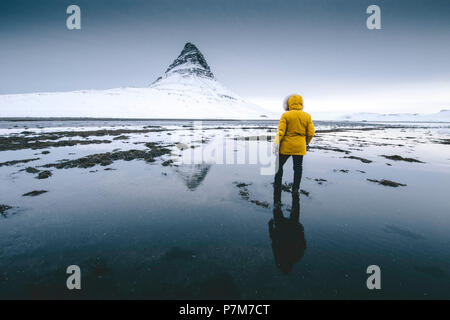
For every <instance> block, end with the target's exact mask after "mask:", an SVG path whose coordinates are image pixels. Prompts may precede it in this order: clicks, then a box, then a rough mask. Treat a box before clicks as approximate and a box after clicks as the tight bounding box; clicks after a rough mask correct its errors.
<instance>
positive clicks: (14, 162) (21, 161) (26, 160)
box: [0, 158, 40, 167]
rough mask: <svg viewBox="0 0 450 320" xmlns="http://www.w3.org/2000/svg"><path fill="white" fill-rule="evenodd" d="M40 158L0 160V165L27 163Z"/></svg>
mask: <svg viewBox="0 0 450 320" xmlns="http://www.w3.org/2000/svg"><path fill="white" fill-rule="evenodd" d="M39 159H40V158H32V159H24V160H12V161H6V162H0V167H3V166H13V165H16V164H19V163H28V162H31V161H36V160H39Z"/></svg>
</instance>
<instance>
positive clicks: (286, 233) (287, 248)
mask: <svg viewBox="0 0 450 320" xmlns="http://www.w3.org/2000/svg"><path fill="white" fill-rule="evenodd" d="M280 191H281V190H280ZM279 196H280V197H279ZM280 198H281V192H279V190H275V193H274V209H273V219H270V221H269V234H270V239H271V240H272V251H273V256H274V258H275V264H276V265H277V267H278V268H280V270H281V271H282V272H283V273H285V274H289V273H290V272H291V270H292V267H293V266H294V264H295V263H297V262H298V261H300V259H301V258H302V257H303V254H304V253H305V250H306V240H305V232H304V229H303V225H302V224H301V223H300V198H299V195H298V194H292V209H291V214H290V216H289V218H285V217H284V215H283V211H281V205H280V203H281V201H280Z"/></svg>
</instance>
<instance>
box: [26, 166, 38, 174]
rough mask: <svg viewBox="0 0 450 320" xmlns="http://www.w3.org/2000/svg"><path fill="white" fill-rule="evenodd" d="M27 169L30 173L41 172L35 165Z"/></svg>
mask: <svg viewBox="0 0 450 320" xmlns="http://www.w3.org/2000/svg"><path fill="white" fill-rule="evenodd" d="M25 171H26V172H28V173H33V174H34V173H38V172H39V170H38V169H36V168H33V167H27V168H26V169H25Z"/></svg>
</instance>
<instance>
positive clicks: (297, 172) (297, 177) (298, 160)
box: [274, 154, 303, 191]
mask: <svg viewBox="0 0 450 320" xmlns="http://www.w3.org/2000/svg"><path fill="white" fill-rule="evenodd" d="M289 157H290V155H287V154H280V155H279V159H278V171H277V173H276V174H275V182H274V187H275V189H281V180H282V179H283V166H284V164H285V163H286V161H287V159H289ZM292 158H293V160H294V184H293V185H292V191H294V190H295V191H298V189H299V188H300V181H301V180H302V171H303V156H296V155H293V156H292Z"/></svg>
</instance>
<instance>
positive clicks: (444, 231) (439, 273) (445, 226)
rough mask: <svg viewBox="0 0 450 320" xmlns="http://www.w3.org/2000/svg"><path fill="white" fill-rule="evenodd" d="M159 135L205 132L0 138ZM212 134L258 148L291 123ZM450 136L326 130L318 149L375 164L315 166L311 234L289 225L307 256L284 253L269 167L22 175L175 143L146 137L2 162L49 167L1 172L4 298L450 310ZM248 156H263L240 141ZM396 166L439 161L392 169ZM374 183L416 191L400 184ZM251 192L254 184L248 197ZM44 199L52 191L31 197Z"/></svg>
mask: <svg viewBox="0 0 450 320" xmlns="http://www.w3.org/2000/svg"><path fill="white" fill-rule="evenodd" d="M152 124H153V125H154V124H157V125H163V126H164V127H167V128H177V129H180V130H178V131H177V133H174V132H175V131H174V132H173V133H174V134H173V135H175V136H177V135H178V136H177V137H175V138H174V137H170V139H172V141H173V139H182V138H183V137H186V136H188V134H189V129H188V128H187V127H186V128H185V129H186V130H184V131H183V130H182V129H183V127H182V126H183V125H185V126H187V125H189V124H192V123H189V122H188V121H186V122H180V121H177V122H170V121H167V122H164V123H162V122H161V121H159V122H156V121H155V122H152V121H142V122H133V121H131V122H121V121H116V122H114V123H108V121H96V122H89V123H86V122H77V121H72V122H56V121H53V122H51V121H47V122H44V121H42V122H2V121H0V130H1V131H0V134H1V135H4V136H7V135H10V134H13V133H17V134H18V133H20V132H22V131H24V127H27V128H28V129H26V130H31V131H35V133H36V134H38V133H40V132H45V131H51V130H66V129H67V128H69V129H70V130H94V129H95V128H99V127H104V126H112V125H114V126H115V128H116V129H117V128H120V127H121V126H123V125H124V126H127V127H142V126H145V125H152ZM205 125H206V127H208V126H210V128H214V127H222V128H223V127H235V129H226V130H229V131H228V134H230V135H231V136H232V135H234V134H237V135H239V136H252V135H255V134H265V133H267V129H266V128H264V129H262V128H255V129H241V128H240V127H246V126H249V125H254V126H275V125H276V123H274V122H264V121H262V122H260V123H254V122H253V123H247V122H226V121H224V122H222V123H217V122H211V123H206V124H205ZM359 125H361V124H359ZM368 125H369V124H367V126H368ZM14 126H17V127H14ZM38 126H39V127H41V128H38ZM342 126H344V127H352V128H353V125H352V124H348V123H347V124H336V123H318V128H319V129H320V128H322V129H329V128H333V127H342ZM377 126H378V124H377ZM61 128H64V129H61ZM93 128H94V129H93ZM223 130H224V129H211V130H205V131H208V132H207V133H206V134H207V135H210V136H211V141H210V143H220V141H222V140H217V141H216V140H214V136H216V137H217V135H218V134H219V133H220V132H222V131H223ZM448 136H449V127H448V125H447V126H446V125H437V126H436V125H430V126H429V128H423V127H417V126H416V127H415V126H412V127H408V128H393V129H385V130H374V131H342V132H330V133H322V134H318V137H317V139H316V141H314V143H313V145H316V146H318V145H320V146H332V147H338V148H343V149H345V150H349V151H351V155H354V156H359V157H363V158H367V159H370V160H372V161H373V162H371V163H363V162H361V161H359V160H354V159H348V158H344V156H346V154H345V153H341V152H335V151H330V150H323V149H322V150H319V149H313V150H311V152H310V153H309V154H308V155H307V157H306V158H305V161H304V173H303V180H302V185H301V188H302V189H304V190H305V191H307V192H309V196H306V195H304V194H302V195H301V196H300V208H299V221H298V223H299V224H296V226H300V227H298V228H297V227H289V226H288V227H286V229H285V230H287V231H286V234H288V233H292V234H293V235H292V239H295V241H301V242H303V243H302V244H303V245H304V247H306V249H304V252H301V253H300V254H299V252H298V250H297V251H296V250H291V251H290V249H286V250H285V251H282V252H281V253H280V249H279V248H277V247H276V246H274V248H275V249H273V247H272V239H271V237H270V234H269V222H270V221H271V219H273V218H274V213H273V207H272V202H273V188H272V185H271V183H272V180H273V177H272V176H268V175H261V174H260V166H259V165H254V164H253V165H250V164H247V165H245V164H244V165H237V164H235V165H222V164H202V165H190V166H189V165H180V166H162V165H161V162H162V160H164V159H165V158H164V157H163V159H161V160H159V159H158V160H157V161H156V162H154V163H151V164H148V163H145V162H144V161H137V160H135V161H129V162H126V161H116V162H114V163H113V164H112V165H110V166H109V167H110V168H112V169H115V170H110V171H105V170H104V167H101V166H96V167H93V168H89V169H81V168H73V169H60V170H58V169H52V173H53V176H52V177H50V178H48V179H44V180H38V179H36V178H35V176H34V175H32V174H29V173H26V172H23V171H19V170H21V169H24V168H26V167H27V166H30V165H32V166H35V167H38V166H39V165H42V164H45V163H50V162H55V161H57V160H61V159H76V158H79V157H82V156H85V155H89V154H93V153H102V152H107V151H111V150H112V149H114V148H118V147H119V148H122V149H123V150H125V149H127V148H128V149H130V148H138V149H140V148H143V147H142V146H141V145H134V144H133V142H138V141H142V140H145V141H164V139H168V137H167V134H166V132H155V133H151V134H148V135H147V136H145V137H144V136H143V135H142V134H130V140H127V141H114V142H113V143H112V144H99V145H85V146H80V145H78V146H76V147H60V148H48V149H45V150H49V151H50V153H49V154H48V155H42V154H41V152H42V150H30V149H26V150H17V151H3V152H0V162H6V161H11V160H20V159H27V158H33V157H39V158H40V160H37V161H34V162H32V163H27V164H18V165H14V166H3V167H0V178H1V185H0V204H7V205H10V206H13V209H11V210H9V211H8V212H11V213H9V214H8V215H7V216H5V217H3V218H2V217H0V244H1V245H0V297H1V298H13V297H23V298H42V297H67V298H84V297H87V298H155V299H163V298H176V299H186V298H194V299H195V298H242V299H314V298H331V299H333V298H381V299H384V298H446V299H448V298H450V235H449V234H450V233H449V231H450V214H449V213H450V210H449V209H450V199H449V197H448V190H450V151H449V150H450V149H449V146H448V145H445V144H440V143H434V142H432V141H436V140H438V139H446V138H448ZM408 137H409V138H408ZM100 139H103V138H100ZM439 141H440V140H439ZM255 143H260V144H270V142H265V141H263V142H255ZM399 144H401V145H402V146H398V145H399ZM234 148H236V150H238V149H240V148H241V149H242V148H244V149H245V148H248V144H246V142H245V141H238V142H236V145H234ZM36 154H38V155H36ZM383 154H388V155H394V154H398V155H401V156H403V157H411V158H416V159H420V160H421V161H423V162H425V163H409V162H404V161H391V160H388V159H385V158H383V157H380V155H383ZM387 164H390V165H387ZM291 167H292V162H291V160H289V161H288V162H287V163H286V166H285V176H284V181H288V182H289V181H292V169H291ZM340 170H343V171H340ZM346 170H348V171H347V172H345V171H346ZM91 171H94V172H91ZM367 178H370V179H377V180H381V179H389V180H393V181H396V182H400V183H403V184H406V185H407V186H405V187H398V188H393V187H387V186H382V185H379V184H376V183H373V182H370V181H367ZM315 179H323V180H326V181H322V183H321V184H319V183H318V181H316V180H315ZM236 183H246V184H249V185H248V186H247V187H246V191H247V192H248V199H244V198H243V197H242V196H241V194H240V191H241V189H239V188H238V186H237V184H236ZM32 190H47V191H48V192H47V193H44V194H42V195H39V196H36V197H24V196H22V194H24V193H26V192H30V191H32ZM251 200H258V201H259V203H260V204H261V203H267V204H269V205H270V206H269V207H268V208H266V207H265V206H264V205H257V204H255V203H252V202H251ZM282 201H283V207H282V212H283V214H284V216H285V217H289V214H290V210H291V207H292V197H291V194H290V193H288V192H283V193H282ZM254 202H255V201H254ZM294 224H295V223H294ZM280 228H284V227H283V225H280ZM286 237H288V238H289V237H290V236H289V235H286ZM299 239H300V240H299ZM303 239H304V241H303ZM289 248H290V247H289ZM274 251H275V254H276V255H277V254H278V255H279V256H280V257H282V259H284V261H287V262H285V263H287V264H291V265H292V269H291V270H290V272H289V273H287V274H286V272H283V271H282V270H280V268H279V267H278V266H277V264H276V263H275V258H274ZM289 261H290V262H289ZM73 264H75V265H79V266H80V267H81V270H82V288H83V289H82V291H81V292H70V291H68V290H67V289H66V286H65V282H66V278H67V275H66V273H65V271H66V268H67V266H69V265H73ZM372 264H375V265H378V266H380V268H381V272H382V290H379V291H370V290H368V289H367V288H366V279H367V277H368V275H367V274H366V268H367V267H368V266H369V265H372Z"/></svg>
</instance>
